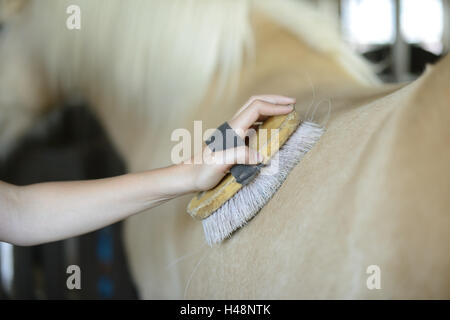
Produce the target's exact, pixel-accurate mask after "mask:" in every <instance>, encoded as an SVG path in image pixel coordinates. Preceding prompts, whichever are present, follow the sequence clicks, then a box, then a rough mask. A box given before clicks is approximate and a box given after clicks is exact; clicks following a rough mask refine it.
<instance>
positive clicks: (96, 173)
mask: <svg viewBox="0 0 450 320" xmlns="http://www.w3.org/2000/svg"><path fill="white" fill-rule="evenodd" d="M311 3H313V4H314V5H316V6H318V7H320V9H322V10H324V11H328V12H331V13H334V14H337V15H338V16H339V22H340V30H341V33H342V37H343V38H344V39H345V41H346V42H348V44H349V45H350V46H351V47H352V48H354V49H355V50H356V51H358V52H360V53H361V54H362V55H364V56H365V57H366V58H367V59H369V60H370V61H372V62H374V63H375V64H376V66H377V70H378V74H379V76H380V78H381V79H382V80H383V81H385V82H403V81H411V80H414V79H415V78H417V77H418V76H419V75H420V74H421V73H422V72H423V70H424V68H425V66H426V64H428V63H435V62H436V61H437V60H439V58H440V57H442V56H443V55H445V54H446V53H447V52H448V51H449V48H450V0H315V1H311ZM0 32H1V29H0ZM0 58H1V57H0ZM54 110H55V111H54V112H53V113H51V114H50V115H49V116H46V118H45V119H42V120H41V121H40V123H39V124H38V125H36V126H35V127H34V128H33V129H32V130H31V131H30V132H29V133H28V134H27V136H26V137H24V138H23V139H22V142H21V143H20V145H19V146H18V147H17V148H16V149H15V150H14V152H13V153H12V154H11V155H10V156H8V158H7V159H6V160H5V161H2V162H1V163H0V180H3V181H7V182H10V183H13V184H16V185H26V184H31V183H36V182H42V181H62V180H79V179H96V178H104V177H109V176H115V175H120V174H122V173H125V172H126V168H125V166H124V163H123V162H122V160H121V159H120V156H119V155H118V154H117V152H116V151H115V150H114V149H113V147H112V146H111V143H110V142H109V141H108V138H107V137H106V135H105V133H104V131H103V129H102V128H101V126H100V125H99V123H98V122H97V121H96V119H95V117H94V116H93V115H92V114H91V113H90V112H89V111H88V108H87V107H86V105H85V104H84V103H83V101H71V102H67V104H66V105H65V106H64V108H54ZM121 230H122V225H121V223H118V224H116V225H113V226H110V227H107V228H104V229H102V230H99V231H96V232H93V233H90V234H87V235H84V236H80V237H77V238H73V239H69V240H66V241H59V242H55V243H51V244H46V245H40V246H35V247H17V246H11V245H9V244H6V243H0V280H1V281H0V299H134V298H137V295H136V290H135V288H134V285H133V283H132V280H131V278H130V274H129V270H128V266H127V262H126V259H125V256H124V250H123V246H122V240H121ZM72 264H76V265H79V266H80V268H81V270H82V283H81V286H82V290H68V289H66V285H65V283H66V279H67V277H68V274H66V268H67V266H69V265H72Z"/></svg>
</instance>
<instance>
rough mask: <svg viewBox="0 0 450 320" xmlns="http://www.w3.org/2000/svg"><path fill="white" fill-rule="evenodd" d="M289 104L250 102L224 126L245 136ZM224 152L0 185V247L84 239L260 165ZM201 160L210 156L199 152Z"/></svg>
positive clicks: (241, 153)
mask: <svg viewBox="0 0 450 320" xmlns="http://www.w3.org/2000/svg"><path fill="white" fill-rule="evenodd" d="M294 103H295V99H292V98H288V97H283V96H275V95H264V96H255V97H252V98H251V99H250V100H249V101H248V102H247V103H246V104H245V105H244V106H243V107H242V108H241V109H240V110H239V111H238V113H237V114H236V115H235V116H234V117H233V119H232V120H230V121H228V123H229V124H230V126H231V127H232V128H233V129H235V130H237V129H241V130H242V131H243V132H244V133H245V131H246V130H248V129H249V128H250V127H251V126H252V125H253V124H254V123H255V121H258V120H262V119H264V118H265V117H267V116H272V115H280V114H286V113H289V112H291V111H292V107H291V106H289V105H291V104H294ZM237 131H238V130H237ZM223 152H224V157H217V159H222V162H221V161H219V160H218V161H216V162H215V163H214V164H206V163H204V164H187V163H182V164H179V165H173V166H170V167H166V168H161V169H156V170H151V171H146V172H142V173H132V174H126V175H122V176H118V177H113V178H107V179H99V180H89V181H71V182H48V183H38V184H34V185H29V186H24V187H19V186H14V185H11V184H8V183H5V182H2V181H0V241H4V242H10V243H13V244H16V245H36V244H41V243H45V242H51V241H57V240H61V239H65V238H69V237H73V236H77V235H80V234H83V233H87V232H90V231H93V230H96V229H99V228H102V227H104V226H107V225H110V224H112V223H115V222H117V221H120V220H122V219H125V218H127V217H129V216H131V215H133V214H136V213H138V212H141V211H143V210H146V209H150V208H153V207H155V206H157V205H159V204H161V203H163V202H165V201H168V200H170V199H173V198H176V197H178V196H181V195H184V194H188V193H192V192H196V191H201V190H208V189H211V188H212V187H214V186H215V185H216V184H217V183H219V182H220V180H221V179H222V178H223V176H224V175H225V174H226V172H227V171H228V170H229V169H230V167H231V166H232V165H233V164H237V163H242V164H254V163H258V162H259V161H260V160H261V158H259V157H258V154H257V152H256V151H254V150H249V149H248V148H246V147H245V148H244V147H241V148H237V149H236V150H233V149H231V150H226V151H223ZM203 154H210V150H209V149H208V148H207V147H206V148H204V150H203ZM214 155H222V154H221V153H219V152H217V153H215V154H214ZM223 159H225V160H226V163H223Z"/></svg>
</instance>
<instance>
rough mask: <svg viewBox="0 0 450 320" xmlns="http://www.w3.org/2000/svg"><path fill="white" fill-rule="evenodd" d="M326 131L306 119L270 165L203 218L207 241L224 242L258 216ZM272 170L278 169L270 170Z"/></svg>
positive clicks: (209, 242)
mask: <svg viewBox="0 0 450 320" xmlns="http://www.w3.org/2000/svg"><path fill="white" fill-rule="evenodd" d="M324 131H325V130H324V128H322V127H320V126H319V125H317V124H315V123H313V122H309V121H305V122H302V124H301V125H300V126H299V127H298V129H297V130H296V131H295V132H294V133H293V134H292V135H291V137H289V139H288V140H287V141H286V143H285V144H284V145H283V146H282V147H281V148H280V150H279V152H278V153H277V154H276V155H274V157H273V158H272V161H271V164H270V165H269V166H268V167H267V168H263V169H262V170H261V173H260V174H259V175H258V176H257V177H256V178H255V179H254V180H253V181H252V182H250V183H249V184H248V185H246V186H244V187H242V189H241V190H239V191H238V192H237V193H236V194H235V195H234V196H233V197H231V198H230V199H229V200H228V201H227V202H225V203H224V204H223V205H222V206H221V207H220V208H219V209H217V210H216V211H215V212H214V213H212V214H211V215H210V216H209V217H208V218H206V219H204V220H203V230H204V232H205V238H206V242H207V243H208V244H209V245H210V246H212V245H213V244H216V243H220V242H222V241H223V240H224V239H225V238H227V237H229V236H230V235H231V234H232V233H233V232H234V231H235V230H236V229H238V228H240V227H242V226H243V225H245V224H246V223H247V221H249V220H250V219H251V218H252V217H254V216H255V215H256V214H257V213H258V212H259V211H260V210H261V209H262V207H264V205H265V204H266V203H267V202H268V201H269V200H270V199H271V198H272V196H273V195H274V194H275V192H276V191H277V190H278V189H279V188H280V186H281V185H282V184H283V182H284V180H286V178H287V176H288V174H289V172H290V171H291V170H292V169H293V168H294V167H295V166H296V165H297V164H298V163H299V161H300V160H301V159H302V158H303V156H304V155H305V154H306V153H307V152H308V151H309V150H311V148H312V147H313V146H314V144H315V143H316V142H317V141H318V140H319V139H320V137H321V136H322V134H323V133H324ZM274 159H278V163H277V165H278V167H277V168H276V169H274V164H275V162H276V161H274ZM269 170H273V171H274V172H273V173H272V172H270V173H269Z"/></svg>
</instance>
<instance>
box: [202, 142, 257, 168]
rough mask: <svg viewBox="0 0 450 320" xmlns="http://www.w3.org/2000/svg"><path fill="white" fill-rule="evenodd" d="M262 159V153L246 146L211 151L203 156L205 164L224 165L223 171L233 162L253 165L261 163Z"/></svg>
mask: <svg viewBox="0 0 450 320" xmlns="http://www.w3.org/2000/svg"><path fill="white" fill-rule="evenodd" d="M263 160H264V158H263V157H262V155H260V154H259V153H258V152H257V151H256V150H254V149H250V148H249V147H247V146H242V147H237V148H233V149H226V150H222V151H217V152H211V153H209V154H207V155H206V158H205V161H206V163H207V164H219V165H224V168H223V169H224V170H225V171H226V170H228V169H229V168H230V167H231V166H233V165H235V164H251V165H254V164H258V163H261V162H262V161H263Z"/></svg>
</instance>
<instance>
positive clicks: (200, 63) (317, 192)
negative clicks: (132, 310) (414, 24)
mask: <svg viewBox="0 0 450 320" xmlns="http://www.w3.org/2000/svg"><path fill="white" fill-rule="evenodd" d="M0 3H2V7H3V10H2V11H0V12H3V13H4V14H3V15H0V17H1V18H2V19H4V21H5V22H4V23H5V27H4V31H3V32H2V33H3V34H2V35H1V37H0V55H1V60H0V90H2V91H1V94H0V110H2V111H1V117H0V119H1V120H0V121H2V132H1V133H0V150H2V152H3V153H4V154H6V153H7V152H8V150H10V149H11V148H12V146H13V145H14V141H16V140H17V139H18V137H19V136H20V135H21V134H22V133H23V132H24V131H25V130H26V129H27V128H28V127H29V126H30V125H31V124H32V123H33V122H34V121H35V120H36V119H37V118H38V117H39V116H40V115H42V114H44V113H45V112H46V111H47V108H48V106H49V105H57V104H55V103H54V102H55V101H58V100H60V99H67V98H70V97H73V96H75V97H82V98H83V99H85V100H86V101H87V102H88V103H89V105H90V106H91V109H92V110H93V112H94V113H95V114H96V115H97V117H98V119H99V120H100V122H101V123H102V124H103V126H104V127H105V129H106V131H107V133H108V135H109V137H110V138H111V140H112V141H113V143H114V145H115V147H116V148H117V150H118V151H119V152H120V154H121V155H122V156H123V158H124V159H125V161H126V163H127V166H128V169H129V171H132V172H135V171H141V170H147V169H150V168H155V167H160V166H165V165H168V164H170V150H171V147H173V142H172V141H170V133H171V132H173V130H175V129H177V128H188V129H190V130H192V125H193V121H194V120H202V121H203V126H204V127H208V128H213V127H217V125H219V124H220V123H221V122H223V121H224V120H226V119H228V118H229V117H231V115H232V114H233V113H234V112H235V111H236V110H237V109H238V108H239V107H240V106H241V105H242V104H243V103H244V102H245V101H246V100H247V99H248V97H249V96H252V95H255V94H258V93H278V94H284V95H288V96H294V97H296V98H297V109H298V110H299V111H300V113H301V114H302V116H303V117H304V118H307V119H309V120H312V121H315V122H318V123H320V124H321V125H323V126H324V127H325V129H326V132H325V134H324V135H323V136H322V138H321V139H320V141H319V142H318V144H317V145H316V146H314V148H313V149H312V150H311V151H310V152H308V154H307V155H306V156H305V157H304V158H303V159H302V161H301V162H300V163H299V164H298V165H297V166H296V167H295V168H294V169H293V171H292V172H291V173H290V175H289V176H288V178H287V180H286V181H285V182H284V183H283V185H282V187H281V188H280V189H279V190H278V192H277V193H276V194H275V195H274V196H273V198H272V199H271V200H270V202H269V203H268V204H267V205H266V206H265V207H264V208H263V209H262V210H261V212H259V213H258V215H256V216H255V218H253V219H252V220H251V221H250V222H249V223H248V224H247V225H246V226H245V227H243V228H242V229H240V230H239V231H237V232H235V233H234V234H233V235H232V237H231V238H230V239H228V240H226V241H224V242H223V243H222V244H221V245H218V246H214V247H209V246H207V245H206V244H205V241H204V239H203V232H202V227H201V223H199V222H198V221H194V220H193V219H192V218H190V217H189V216H188V214H186V204H187V201H188V200H189V196H186V197H182V198H180V199H177V200H174V201H171V202H168V203H166V204H164V205H162V206H160V207H157V208H154V209H152V210H151V211H150V212H148V213H141V214H138V215H136V216H134V217H131V218H129V219H128V220H127V221H126V226H125V232H124V240H125V245H126V249H127V255H128V260H129V264H130V268H131V272H132V274H133V277H134V281H135V284H136V286H137V289H138V291H139V294H140V297H141V298H146V299H149V298H194V299H204V298H212V299H218V298H221V299H238V298H247V299H270V298H277V299H279V298H286V299H297V298H322V299H324V298H326V299H334V298H340V299H360V298H369V299H377V298H449V297H450V281H449V278H450V271H449V270H450V257H449V255H448V247H449V243H450V241H449V240H450V234H449V232H448V230H449V227H450V216H449V208H450V200H449V198H448V192H449V190H450V171H449V170H448V163H449V160H450V151H449V150H448V148H445V146H446V144H445V142H446V141H450V140H449V138H450V129H449V127H448V125H447V123H446V121H445V120H446V119H448V117H449V115H450V108H449V107H448V104H449V101H450V93H449V92H448V90H446V87H447V84H448V83H449V80H450V59H449V58H448V57H447V58H444V59H443V60H442V61H440V62H439V63H438V64H437V65H436V66H430V67H428V68H427V70H426V72H425V73H424V74H423V75H422V76H421V77H420V78H419V79H417V80H415V81H414V82H412V83H402V84H394V85H387V84H382V83H381V82H380V81H378V80H377V77H376V75H375V73H374V72H373V68H372V67H371V66H370V65H369V64H368V63H366V62H365V61H364V60H363V59H361V58H360V57H359V56H358V55H356V54H355V53H353V52H352V50H350V49H349V48H348V47H347V46H346V45H345V44H344V42H343V41H342V40H341V38H340V36H339V32H338V31H337V24H336V22H335V20H334V19H333V18H332V17H330V16H328V15H325V14H324V13H323V12H321V11H320V10H318V9H317V8H314V7H313V6H311V5H309V4H307V3H303V2H299V1H291V0H283V1H271V0H257V1H251V0H248V1H247V0H242V1H225V0H214V1H203V0H192V1H181V0H172V1H162V0H154V1H139V0H135V1H132V2H131V1H130V2H126V1H119V0H108V1H101V0H96V1H93V0H90V1H88V0H72V1H66V0H63V1H51V0H45V1H42V0H40V1H32V0H13V1H11V0H9V1H8V0H1V2H0ZM69 5H78V6H79V8H80V9H81V17H82V20H81V29H80V30H69V29H67V28H66V27H65V21H66V19H67V14H66V8H67V7H68V6H69ZM5 13H7V14H5ZM373 270H375V271H373ZM375 276H376V277H377V279H378V280H377V281H375V282H374V283H375V286H374V285H373V284H374V283H372V281H373V279H374V277H375Z"/></svg>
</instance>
